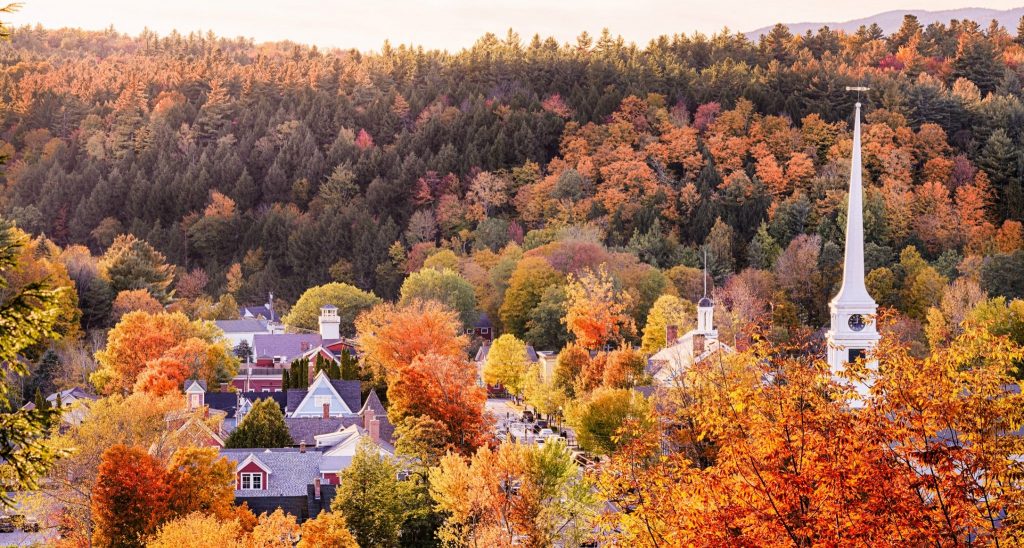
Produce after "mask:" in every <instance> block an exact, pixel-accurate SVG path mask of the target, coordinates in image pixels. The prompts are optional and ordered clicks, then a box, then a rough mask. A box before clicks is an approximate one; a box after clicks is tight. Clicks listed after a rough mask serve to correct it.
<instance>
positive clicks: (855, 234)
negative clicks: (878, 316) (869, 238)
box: [832, 102, 875, 305]
mask: <svg viewBox="0 0 1024 548" xmlns="http://www.w3.org/2000/svg"><path fill="white" fill-rule="evenodd" d="M832 302H833V303H850V304H871V305H873V304H875V302H874V300H873V299H872V298H871V295H869V294H868V289H867V286H866V285H864V184H863V181H862V180H861V157H860V103H859V102H858V103H857V104H856V114H855V115H854V120H853V154H852V155H851V158H850V194H849V197H848V201H847V207H846V257H845V259H844V261H843V285H842V288H841V289H840V290H839V293H838V294H837V295H836V296H835V298H834V299H833V301H832Z"/></svg>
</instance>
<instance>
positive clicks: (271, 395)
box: [242, 391, 288, 413]
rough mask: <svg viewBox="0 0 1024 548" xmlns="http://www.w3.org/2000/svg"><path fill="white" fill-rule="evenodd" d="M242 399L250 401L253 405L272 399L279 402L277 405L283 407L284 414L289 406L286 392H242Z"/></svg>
mask: <svg viewBox="0 0 1024 548" xmlns="http://www.w3.org/2000/svg"><path fill="white" fill-rule="evenodd" d="M242 397H243V398H245V399H247V400H249V401H250V402H252V403H256V402H257V401H259V400H266V399H271V400H274V401H275V402H277V405H278V406H280V407H281V412H282V413H284V412H285V409H286V408H287V406H288V394H286V393H284V392H252V391H250V392H242Z"/></svg>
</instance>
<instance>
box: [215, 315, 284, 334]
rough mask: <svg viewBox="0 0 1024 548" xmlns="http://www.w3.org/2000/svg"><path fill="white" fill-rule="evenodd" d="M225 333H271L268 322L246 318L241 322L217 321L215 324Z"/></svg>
mask: <svg viewBox="0 0 1024 548" xmlns="http://www.w3.org/2000/svg"><path fill="white" fill-rule="evenodd" d="M213 323H214V324H216V325H217V327H219V328H220V330H221V331H223V332H225V333H259V332H261V331H265V332H267V333H270V327H268V326H269V323H270V322H268V321H267V320H258V319H255V318H244V319H241V320H216V321H214V322H213Z"/></svg>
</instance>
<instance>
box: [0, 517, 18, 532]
mask: <svg viewBox="0 0 1024 548" xmlns="http://www.w3.org/2000/svg"><path fill="white" fill-rule="evenodd" d="M16 530H17V527H15V526H14V520H13V519H11V516H0V533H13V532H14V531H16Z"/></svg>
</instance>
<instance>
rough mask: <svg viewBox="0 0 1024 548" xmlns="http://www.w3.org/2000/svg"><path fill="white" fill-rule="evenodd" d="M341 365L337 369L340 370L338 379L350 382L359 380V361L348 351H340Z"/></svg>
mask: <svg viewBox="0 0 1024 548" xmlns="http://www.w3.org/2000/svg"><path fill="white" fill-rule="evenodd" d="M340 360H341V363H340V364H339V366H338V368H339V369H340V374H339V378H341V379H344V380H347V381H351V380H356V379H358V378H359V360H358V359H356V357H355V356H353V355H352V354H351V353H350V352H349V351H348V349H347V348H346V349H344V350H342V351H341V358H340Z"/></svg>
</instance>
